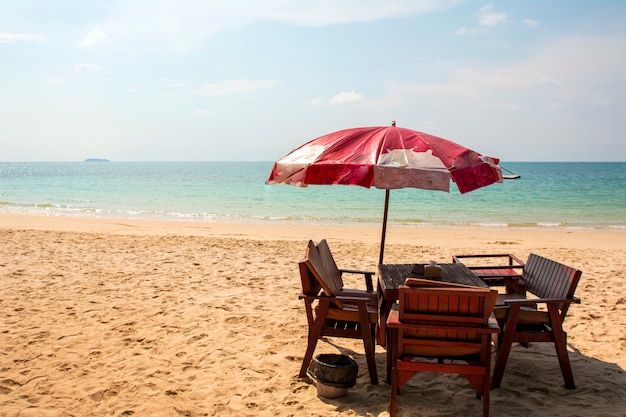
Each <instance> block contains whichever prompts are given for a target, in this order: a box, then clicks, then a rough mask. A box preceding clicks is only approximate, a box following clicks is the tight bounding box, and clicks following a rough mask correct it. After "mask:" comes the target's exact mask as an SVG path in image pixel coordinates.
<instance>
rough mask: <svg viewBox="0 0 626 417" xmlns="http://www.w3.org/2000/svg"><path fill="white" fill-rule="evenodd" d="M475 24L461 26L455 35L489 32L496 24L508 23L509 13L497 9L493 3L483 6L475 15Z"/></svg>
mask: <svg viewBox="0 0 626 417" xmlns="http://www.w3.org/2000/svg"><path fill="white" fill-rule="evenodd" d="M475 18H476V25H475V26H467V25H465V26H461V27H460V28H458V29H457V30H456V32H454V34H455V35H460V36H466V35H480V34H483V33H487V32H489V31H490V30H491V29H493V28H495V27H496V26H499V25H502V24H504V23H506V21H507V20H508V15H507V14H506V13H504V12H499V11H496V10H495V9H494V7H493V4H488V5H486V6H483V7H481V8H480V9H479V10H478V12H477V13H476V15H475Z"/></svg>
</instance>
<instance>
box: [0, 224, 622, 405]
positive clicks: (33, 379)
mask: <svg viewBox="0 0 626 417" xmlns="http://www.w3.org/2000/svg"><path fill="white" fill-rule="evenodd" d="M387 233H388V235H387V246H386V250H385V262H387V263H408V262H428V261H429V260H436V261H438V262H449V261H450V258H451V256H452V255H454V254H467V253H513V254H516V255H517V256H519V257H521V258H522V259H525V258H526V257H527V256H528V254H529V253H530V252H534V253H537V254H540V255H543V256H545V257H548V258H551V259H554V260H557V261H559V262H561V263H564V264H567V265H569V266H572V267H575V268H578V269H581V270H582V271H583V275H582V278H581V282H580V284H579V286H578V289H577V292H576V295H577V296H579V297H580V298H581V299H582V304H580V305H573V306H572V307H571V309H570V311H569V314H568V317H567V319H566V322H565V327H566V330H567V332H568V348H569V351H570V360H571V361H572V368H573V372H574V377H575V380H576V384H577V389H575V390H565V389H564V388H562V385H563V380H562V377H561V373H560V370H559V365H558V361H557V359H556V355H555V353H554V349H553V346H552V345H551V344H545V343H544V344H535V345H533V346H531V347H530V348H523V347H520V346H515V347H514V349H513V352H512V354H511V357H510V359H509V362H508V366H507V370H506V372H505V375H504V379H503V381H502V387H501V388H499V389H495V390H493V391H492V393H491V415H492V416H625V415H626V373H625V369H626V331H625V329H626V285H625V282H626V272H625V271H626V232H624V231H615V230H602V231H596V230H593V231H592V230H563V229H542V230H530V229H520V230H514V229H479V228H476V229H470V228H467V229H461V228H455V229H453V228H408V227H398V226H394V225H393V224H391V225H390V226H389V228H388V232H387ZM322 238H326V239H327V240H328V241H329V244H330V246H331V249H332V250H333V252H334V254H335V258H336V261H337V263H338V265H339V266H340V267H343V268H354V269H357V268H358V269H369V270H375V269H376V264H377V260H378V249H379V240H380V228H379V227H367V226H362V227H331V226H322V227H319V226H311V225H279V224H261V223H259V224H248V223H200V222H198V223H193V222H165V221H148V220H125V219H96V218H71V217H35V216H18V215H8V214H2V215H0V241H1V242H2V243H0V248H1V252H0V280H1V282H2V287H1V289H0V311H1V315H0V416H94V415H102V416H131V415H134V416H388V406H389V390H390V388H389V386H388V385H387V384H386V383H385V382H384V375H385V360H386V353H385V350H384V348H382V347H380V346H377V348H376V360H377V366H378V371H379V375H381V382H380V384H379V385H370V383H369V378H368V374H367V367H366V365H365V357H364V354H363V345H362V344H361V343H360V341H349V340H345V339H327V340H326V341H321V342H320V343H319V344H318V348H317V351H316V354H319V353H344V354H348V355H350V356H351V357H353V358H354V359H355V360H356V361H357V363H358V364H359V376H358V379H357V384H356V386H355V387H354V388H352V389H350V391H349V394H348V396H346V397H343V398H338V399H325V398H320V397H318V396H317V390H316V387H315V385H314V384H313V383H312V382H311V381H310V380H309V379H299V378H298V377H297V373H298V370H299V368H300V363H301V360H302V355H303V354H304V351H305V348H306V335H307V325H306V317H305V315H304V308H303V305H302V302H301V301H300V300H298V297H297V296H298V294H299V292H300V281H299V276H298V268H297V261H298V260H299V259H301V258H302V256H303V254H304V249H305V245H306V243H307V242H308V240H309V239H313V240H315V241H317V240H319V239H322ZM345 279H346V281H347V284H348V285H349V286H351V287H359V286H362V283H361V282H357V281H355V280H354V279H355V278H353V277H350V276H346V278H345ZM481 410H482V404H481V401H480V400H477V399H476V398H475V396H474V392H473V391H472V389H471V387H470V386H469V384H468V383H467V382H466V381H465V380H464V379H462V378H460V377H457V376H450V375H432V374H424V375H418V376H416V377H414V378H413V379H412V380H411V381H410V382H409V383H408V384H407V385H406V386H405V387H404V388H403V390H402V391H401V395H400V396H399V397H398V415H399V416H461V415H463V416H466V415H467V416H470V415H474V416H478V415H480V413H481Z"/></svg>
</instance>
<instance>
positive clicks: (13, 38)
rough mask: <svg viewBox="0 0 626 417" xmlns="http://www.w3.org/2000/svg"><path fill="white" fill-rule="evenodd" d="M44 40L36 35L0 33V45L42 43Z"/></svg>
mask: <svg viewBox="0 0 626 417" xmlns="http://www.w3.org/2000/svg"><path fill="white" fill-rule="evenodd" d="M45 40H46V38H45V37H43V36H42V35H40V34H38V33H8V32H0V43H17V42H43V41H45Z"/></svg>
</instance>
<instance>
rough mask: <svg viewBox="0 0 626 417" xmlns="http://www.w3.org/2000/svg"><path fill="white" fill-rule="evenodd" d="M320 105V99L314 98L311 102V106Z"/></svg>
mask: <svg viewBox="0 0 626 417" xmlns="http://www.w3.org/2000/svg"><path fill="white" fill-rule="evenodd" d="M321 104H322V99H321V98H314V99H313V100H311V106H320V105H321Z"/></svg>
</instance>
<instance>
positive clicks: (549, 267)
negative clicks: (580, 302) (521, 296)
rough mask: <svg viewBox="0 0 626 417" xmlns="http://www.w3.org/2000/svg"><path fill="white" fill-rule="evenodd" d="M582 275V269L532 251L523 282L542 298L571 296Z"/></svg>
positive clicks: (528, 288) (523, 275)
mask: <svg viewBox="0 0 626 417" xmlns="http://www.w3.org/2000/svg"><path fill="white" fill-rule="evenodd" d="M581 275H582V271H579V270H577V269H575V268H572V267H569V266H566V265H563V264H560V263H558V262H556V261H553V260H550V259H547V258H544V257H542V256H539V255H536V254H534V253H531V254H530V255H529V257H528V261H527V262H526V265H525V266H524V272H523V274H522V282H521V284H522V286H523V287H524V288H525V289H526V291H529V292H531V293H533V294H534V295H536V296H538V297H541V298H571V297H573V296H574V291H576V286H577V285H578V281H579V280H580V276H581Z"/></svg>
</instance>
